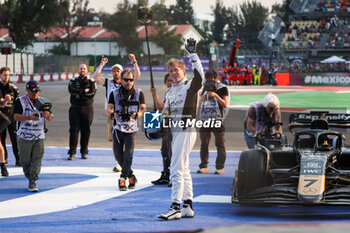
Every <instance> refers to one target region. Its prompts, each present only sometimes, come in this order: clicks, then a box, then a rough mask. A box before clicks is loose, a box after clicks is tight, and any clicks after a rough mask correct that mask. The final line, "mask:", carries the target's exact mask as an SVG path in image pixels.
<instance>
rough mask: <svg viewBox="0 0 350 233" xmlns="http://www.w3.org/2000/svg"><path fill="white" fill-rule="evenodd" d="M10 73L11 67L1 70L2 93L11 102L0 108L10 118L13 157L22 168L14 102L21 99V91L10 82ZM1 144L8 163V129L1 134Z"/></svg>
mask: <svg viewBox="0 0 350 233" xmlns="http://www.w3.org/2000/svg"><path fill="white" fill-rule="evenodd" d="M10 72H11V70H10V68H9V67H2V68H1V69H0V78H1V80H0V81H1V82H0V92H1V95H2V96H4V97H6V96H8V97H9V101H8V103H7V105H6V106H5V107H3V108H0V111H1V112H2V113H4V114H5V115H6V116H8V118H9V119H10V121H11V124H9V125H8V126H7V130H8V132H9V135H10V139H11V144H12V151H13V155H14V156H15V158H16V163H15V164H16V166H21V160H20V157H19V155H18V148H17V138H16V122H15V120H14V119H13V107H14V101H15V100H16V98H17V97H19V91H18V88H17V87H16V85H14V84H12V83H10V82H9V80H10ZM1 143H2V145H5V146H4V150H5V160H6V162H7V158H8V153H7V149H6V129H5V130H4V131H2V133H1Z"/></svg>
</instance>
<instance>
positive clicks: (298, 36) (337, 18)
mask: <svg viewBox="0 0 350 233" xmlns="http://www.w3.org/2000/svg"><path fill="white" fill-rule="evenodd" d="M289 7H290V8H291V9H292V10H293V11H294V12H295V14H294V15H291V16H290V17H289V21H288V22H283V21H282V20H281V19H280V18H278V17H274V18H272V19H270V20H269V21H268V23H267V24H266V25H265V27H264V28H263V30H262V31H261V32H260V34H259V39H260V41H261V42H262V43H263V44H264V45H265V46H266V47H267V48H268V49H270V50H272V51H273V52H274V54H276V55H277V60H278V62H279V63H280V64H283V63H285V62H284V61H285V60H288V61H289V62H292V61H294V60H302V61H304V63H318V62H320V61H321V60H323V59H326V58H328V57H330V56H332V55H336V56H340V57H343V58H344V59H346V60H349V59H350V0H293V1H292V2H291V4H290V6H289Z"/></svg>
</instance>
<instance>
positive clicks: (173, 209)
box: [157, 203, 181, 220]
mask: <svg viewBox="0 0 350 233" xmlns="http://www.w3.org/2000/svg"><path fill="white" fill-rule="evenodd" d="M157 217H158V218H161V219H164V220H172V219H180V218H181V210H180V204H177V203H172V204H171V206H170V208H169V209H168V210H167V211H165V212H164V213H163V214H160V215H158V216H157Z"/></svg>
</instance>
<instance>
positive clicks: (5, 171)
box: [0, 163, 9, 176]
mask: <svg viewBox="0 0 350 233" xmlns="http://www.w3.org/2000/svg"><path fill="white" fill-rule="evenodd" d="M0 168H1V175H2V176H9V172H8V171H7V168H6V165H5V163H1V164H0Z"/></svg>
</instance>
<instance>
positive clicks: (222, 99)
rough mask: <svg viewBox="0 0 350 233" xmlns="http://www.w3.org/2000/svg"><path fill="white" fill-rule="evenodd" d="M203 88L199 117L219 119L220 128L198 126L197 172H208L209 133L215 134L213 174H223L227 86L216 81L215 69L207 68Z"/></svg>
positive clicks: (203, 119)
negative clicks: (199, 148)
mask: <svg viewBox="0 0 350 233" xmlns="http://www.w3.org/2000/svg"><path fill="white" fill-rule="evenodd" d="M205 80H206V82H205V83H204V89H203V92H202V96H201V98H200V100H199V103H198V106H199V108H200V109H199V112H200V119H201V120H202V121H206V120H209V119H215V120H221V121H222V124H221V127H220V128H215V127H213V128H204V127H202V128H200V129H199V136H200V139H201V151H200V155H201V163H200V164H199V170H198V171H197V172H198V173H208V172H209V169H208V163H209V161H208V159H209V149H208V147H209V141H210V135H211V133H213V134H214V136H215V145H216V149H217V157H216V165H215V167H216V171H215V174H223V173H224V166H225V160H226V149H225V138H224V137H225V125H224V119H225V117H226V115H227V112H228V105H229V92H228V89H227V87H226V86H225V85H224V84H222V83H220V82H218V73H217V72H216V71H215V70H208V71H207V72H206V73H205Z"/></svg>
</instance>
